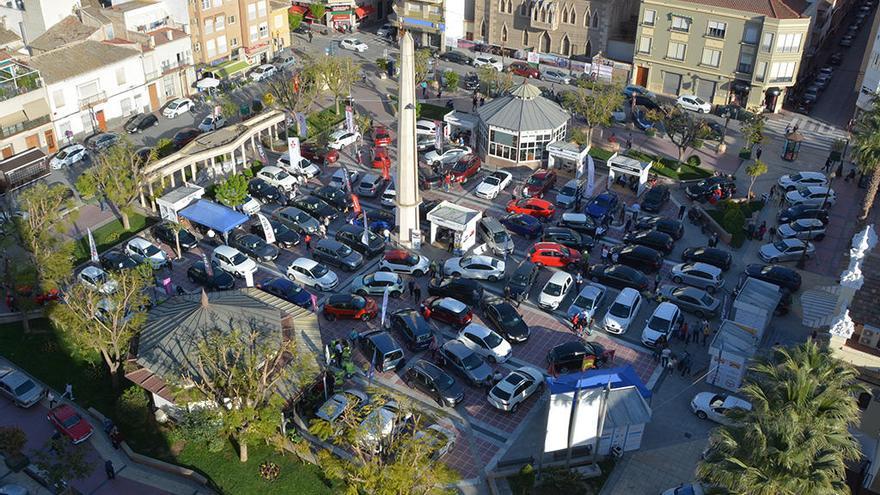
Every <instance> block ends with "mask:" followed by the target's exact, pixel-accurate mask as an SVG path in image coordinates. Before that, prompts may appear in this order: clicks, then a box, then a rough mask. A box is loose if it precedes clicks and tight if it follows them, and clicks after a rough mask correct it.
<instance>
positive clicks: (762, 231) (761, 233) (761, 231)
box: [758, 222, 767, 241]
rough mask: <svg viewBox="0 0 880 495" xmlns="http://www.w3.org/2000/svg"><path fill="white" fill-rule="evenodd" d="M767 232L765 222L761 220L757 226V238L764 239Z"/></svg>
mask: <svg viewBox="0 0 880 495" xmlns="http://www.w3.org/2000/svg"><path fill="white" fill-rule="evenodd" d="M766 233H767V222H761V226H760V227H758V240H759V241H763V240H764V234H766Z"/></svg>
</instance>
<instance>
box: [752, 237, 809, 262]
mask: <svg viewBox="0 0 880 495" xmlns="http://www.w3.org/2000/svg"><path fill="white" fill-rule="evenodd" d="M815 251H816V248H815V246H813V243H812V242H806V241H802V240H800V239H781V240H778V241H776V242H771V243H767V244H764V245H763V246H761V249H760V250H759V251H758V256H759V257H760V258H761V259H762V260H763V261H765V262H767V263H776V262H779V261H797V260H800V259H801V258H804V259H809V258H810V257H811V256H812V255H813V253H814V252H815ZM805 252H806V253H805Z"/></svg>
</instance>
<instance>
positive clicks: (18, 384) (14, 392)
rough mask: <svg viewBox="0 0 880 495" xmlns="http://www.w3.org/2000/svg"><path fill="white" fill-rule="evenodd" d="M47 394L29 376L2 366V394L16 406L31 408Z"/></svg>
mask: <svg viewBox="0 0 880 495" xmlns="http://www.w3.org/2000/svg"><path fill="white" fill-rule="evenodd" d="M45 393H46V389H44V388H43V387H41V386H39V385H37V384H36V383H35V382H34V381H33V380H31V379H30V377H29V376H27V375H26V374H24V373H22V372H21V371H18V370H17V369H14V368H12V367H9V366H3V365H0V394H2V395H5V396H6V397H8V398H9V400H11V401H12V402H14V403H15V405H16V406H19V407H31V406H33V405H34V404H36V403H37V402H40V399H42V398H43V395H44V394H45Z"/></svg>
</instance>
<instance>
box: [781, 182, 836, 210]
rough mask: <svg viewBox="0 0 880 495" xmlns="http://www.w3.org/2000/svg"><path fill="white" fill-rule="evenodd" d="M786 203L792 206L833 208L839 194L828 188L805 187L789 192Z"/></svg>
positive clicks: (786, 195)
mask: <svg viewBox="0 0 880 495" xmlns="http://www.w3.org/2000/svg"><path fill="white" fill-rule="evenodd" d="M785 201H786V203H788V204H789V205H791V206H794V205H813V206H820V205H821V206H833V205H834V203H836V202H837V194H836V193H835V192H834V189H831V188H830V187H826V186H804V187H801V188H799V189H795V190H794V191H789V192H787V193H786V194H785Z"/></svg>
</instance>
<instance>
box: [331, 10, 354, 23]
mask: <svg viewBox="0 0 880 495" xmlns="http://www.w3.org/2000/svg"><path fill="white" fill-rule="evenodd" d="M331 19H332V20H333V22H351V13H348V14H338V13H335V12H334V13H333V17H331Z"/></svg>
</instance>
